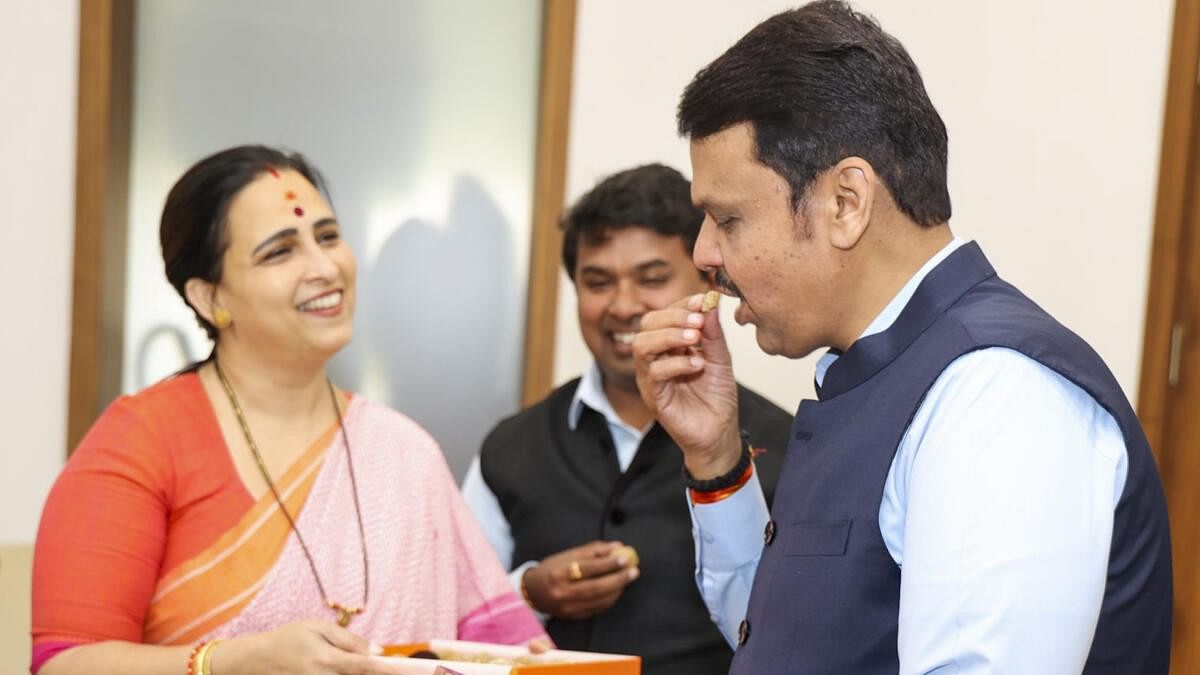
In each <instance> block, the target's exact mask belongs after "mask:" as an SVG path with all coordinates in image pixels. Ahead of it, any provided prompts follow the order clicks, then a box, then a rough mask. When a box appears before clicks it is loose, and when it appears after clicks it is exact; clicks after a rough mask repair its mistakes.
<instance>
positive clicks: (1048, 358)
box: [731, 244, 1171, 675]
mask: <svg viewBox="0 0 1200 675" xmlns="http://www.w3.org/2000/svg"><path fill="white" fill-rule="evenodd" d="M987 347H1007V348H1010V349H1014V350H1016V351H1019V352H1021V353H1022V354H1025V355H1026V356H1028V357H1030V358H1032V359H1034V360H1036V361H1038V362H1039V363H1041V364H1043V365H1045V366H1047V367H1048V368H1050V369H1052V370H1054V371H1056V372H1057V373H1059V374H1061V375H1062V376H1064V377H1065V378H1066V379H1068V380H1070V381H1071V382H1073V383H1075V384H1076V385H1078V386H1079V387H1080V388H1082V389H1083V390H1084V391H1086V392H1087V393H1088V394H1090V395H1091V396H1092V397H1093V398H1094V399H1095V400H1096V401H1098V402H1099V404H1100V405H1101V406H1102V407H1103V408H1104V409H1105V410H1107V411H1108V412H1109V413H1110V414H1111V415H1112V416H1113V417H1114V418H1115V419H1116V421H1117V423H1118V425H1119V426H1120V429H1121V433H1122V435H1123V436H1124V439H1125V446H1126V449H1127V452H1128V475H1127V478H1126V483H1125V488H1124V492H1123V493H1122V495H1121V497H1120V499H1119V501H1118V504H1117V508H1116V511H1115V514H1114V523H1113V537H1112V544H1111V549H1110V553H1109V560H1108V579H1107V582H1106V586H1105V591H1104V599H1103V602H1102V605H1101V610H1100V617H1099V622H1098V624H1097V626H1096V631H1095V637H1094V638H1093V642H1092V648H1091V652H1090V654H1089V656H1088V660H1087V665H1086V668H1085V670H1084V672H1085V673H1087V674H1088V675H1100V674H1105V675H1107V674H1111V675H1137V674H1141V673H1154V674H1159V673H1162V674H1165V673H1166V672H1167V666H1168V661H1169V654H1170V641H1171V551H1170V541H1169V531H1168V526H1167V512H1166V503H1165V500H1164V497H1163V492H1162V486H1161V483H1160V481H1159V477H1158V472H1157V470H1156V468H1155V464H1154V458H1153V456H1152V455H1151V453H1150V447H1149V445H1148V443H1147V442H1146V438H1145V435H1144V434H1143V433H1142V429H1141V426H1140V425H1139V423H1138V420H1137V418H1136V417H1135V415H1134V412H1133V410H1132V408H1131V407H1130V405H1129V402H1128V401H1127V400H1126V398H1125V396H1124V394H1123V393H1122V391H1121V388H1120V386H1119V385H1118V384H1117V382H1116V380H1115V379H1114V378H1113V376H1112V374H1111V373H1110V372H1109V370H1108V368H1107V367H1106V366H1105V365H1104V363H1103V362H1102V361H1101V359H1100V357H1099V356H1098V355H1097V354H1096V353H1095V352H1094V351H1093V350H1092V349H1091V347H1089V346H1088V345H1087V344H1086V343H1085V342H1084V341H1083V340H1082V339H1080V338H1079V337H1078V336H1076V335H1075V334H1073V333H1071V332H1070V331H1068V330H1067V329H1066V328H1064V327H1063V326H1061V325H1060V324H1059V323H1057V322H1056V321H1055V320H1054V319H1053V318H1051V317H1050V316H1049V315H1048V314H1046V313H1045V312H1044V311H1043V310H1042V309H1040V308H1039V307H1038V306H1037V305H1035V304H1034V303H1033V302H1032V301H1030V300H1029V299H1028V298H1026V297H1025V296H1024V295H1022V294H1021V293H1020V292H1019V291H1017V290H1016V289H1015V288H1013V287H1012V286H1010V285H1009V284H1007V283H1006V282H1004V281H1002V280H1000V279H999V278H998V277H997V276H996V274H995V272H994V271H993V269H992V267H991V265H990V264H989V263H988V261H987V259H986V258H985V257H984V255H983V253H982V252H981V251H980V250H979V247H978V246H977V245H975V244H967V245H964V246H962V247H961V248H959V249H958V250H956V251H954V252H953V253H951V254H950V256H949V257H947V258H946V260H944V261H942V262H941V263H940V264H939V265H938V266H936V267H935V268H934V269H933V270H932V271H931V272H930V273H929V275H928V276H927V277H926V278H925V279H924V280H922V282H921V284H920V285H919V287H918V288H917V291H916V293H915V294H914V295H913V297H912V299H911V300H910V301H909V303H908V305H907V306H906V307H905V308H904V310H903V311H902V312H901V314H900V316H899V317H898V318H897V320H896V322H895V323H894V324H893V325H892V326H891V327H890V328H888V329H887V330H885V331H884V332H882V333H878V334H875V335H871V336H868V337H865V338H862V339H860V340H859V341H858V342H855V343H854V344H853V345H852V346H851V347H850V348H849V349H848V350H847V351H846V353H845V354H843V355H842V356H841V357H840V358H839V359H838V360H837V361H836V362H835V363H834V364H833V365H832V366H831V367H830V369H829V371H828V372H827V374H826V377H825V381H824V383H823V386H822V387H821V388H820V390H819V393H818V398H819V400H817V401H804V402H802V403H801V404H800V409H799V411H798V412H797V414H796V418H795V420H794V422H793V426H792V440H791V442H790V445H789V449H788V453H787V458H786V461H785V462H784V467H783V472H782V474H781V475H780V482H779V489H778V491H777V493H776V497H775V502H774V505H773V507H772V511H771V519H772V525H771V526H769V527H771V528H772V529H774V530H775V536H774V537H773V539H772V540H771V542H770V543H769V545H767V546H765V547H764V549H763V555H762V559H761V561H760V563H759V566H758V570H757V573H756V576H755V578H754V586H753V589H752V591H751V594H750V603H749V608H748V611H747V616H746V621H745V622H744V623H743V625H742V630H741V631H740V633H741V634H740V636H739V641H740V642H742V644H741V645H740V646H739V647H738V649H737V652H736V654H735V656H734V661H733V666H732V670H731V673H736V674H738V675H749V674H751V673H753V674H754V675H767V674H775V673H778V674H781V675H782V674H784V673H786V674H788V675H804V674H809V673H812V674H816V673H821V674H823V675H831V674H846V675H873V674H877V673H878V674H883V673H890V674H893V675H894V674H895V673H896V672H897V670H898V668H899V657H898V655H897V646H896V641H897V621H898V619H897V616H898V612H899V602H900V575H901V571H900V569H899V567H897V565H896V563H895V561H893V560H892V558H891V556H890V555H889V553H888V550H887V547H886V545H885V544H884V541H883V538H882V535H881V534H880V531H879V505H880V501H881V499H882V495H883V487H884V482H885V480H886V478H887V475H888V471H889V468H890V466H891V463H892V460H893V458H894V455H895V452H896V448H897V446H898V445H899V443H900V441H901V438H902V437H903V435H904V432H905V430H906V429H907V428H908V426H909V423H910V422H911V420H912V418H913V416H914V415H915V413H916V411H917V409H918V407H919V406H920V405H921V402H922V400H923V398H924V396H925V393H926V392H927V391H928V390H929V388H930V386H931V385H932V384H933V382H934V381H935V380H936V379H937V377H938V375H939V374H941V372H942V370H943V369H945V368H946V366H948V365H949V364H950V363H951V362H952V361H954V360H955V359H956V358H958V357H959V356H961V355H963V354H966V353H968V352H971V351H973V350H977V349H983V348H987ZM1015 423H1018V424H1019V423H1020V421H1019V420H1017V421H1015ZM962 451H964V452H969V451H970V448H963V449H962ZM1046 639H1048V640H1052V639H1054V637H1053V636H1046Z"/></svg>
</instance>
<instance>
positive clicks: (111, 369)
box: [67, 0, 576, 454]
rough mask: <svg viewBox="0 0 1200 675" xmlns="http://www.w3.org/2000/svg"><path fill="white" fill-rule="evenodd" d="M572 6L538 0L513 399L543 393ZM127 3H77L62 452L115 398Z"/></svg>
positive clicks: (127, 96) (549, 366)
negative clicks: (517, 381) (521, 333)
mask: <svg viewBox="0 0 1200 675" xmlns="http://www.w3.org/2000/svg"><path fill="white" fill-rule="evenodd" d="M575 15H576V0H543V2H542V37H541V64H540V66H539V68H540V77H539V83H538V122H537V150H536V153H537V154H536V158H537V160H536V166H535V169H534V171H535V174H534V187H533V223H532V233H531V242H530V258H529V281H528V290H527V297H526V318H525V343H524V370H523V377H522V386H521V401H522V404H523V405H525V404H528V403H531V402H533V401H536V400H538V399H540V398H541V397H543V396H545V394H546V393H547V392H549V391H550V385H551V384H552V377H553V368H554V334H555V325H556V323H555V315H556V310H557V306H558V305H557V303H558V264H559V253H560V247H561V245H562V244H561V241H562V236H561V234H560V232H559V230H558V220H559V218H560V216H561V213H562V208H563V199H564V190H565V183H566V169H567V159H566V157H567V132H568V123H569V119H570V102H571V74H572V63H573V56H574V49H575ZM134 21H135V17H134V3H133V0H80V3H79V103H78V105H79V108H78V120H77V134H78V135H77V141H76V151H75V251H74V255H75V258H74V279H73V297H72V300H71V357H70V358H71V365H70V381H69V393H68V404H67V453H68V454H70V452H71V450H72V449H74V448H75V446H76V445H78V444H79V441H80V439H82V438H83V435H84V434H85V433H86V432H87V430H88V428H89V427H91V425H92V423H93V422H94V421H95V419H96V417H97V416H98V415H99V414H100V412H101V411H102V410H103V408H104V406H106V405H107V404H108V402H109V401H111V400H112V399H113V398H115V397H116V396H117V395H118V394H119V393H120V388H121V362H122V350H123V342H124V335H123V333H124V323H125V307H124V297H125V243H126V241H125V238H126V231H127V220H128V201H127V199H128V193H129V158H130V133H131V129H130V120H131V111H132V82H133V77H132V76H133V48H134V32H133V28H134Z"/></svg>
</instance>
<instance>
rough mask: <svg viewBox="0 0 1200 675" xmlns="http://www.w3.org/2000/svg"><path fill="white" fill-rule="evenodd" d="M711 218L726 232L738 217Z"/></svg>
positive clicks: (731, 227)
mask: <svg viewBox="0 0 1200 675" xmlns="http://www.w3.org/2000/svg"><path fill="white" fill-rule="evenodd" d="M713 220H714V221H715V222H716V223H717V227H718V228H720V229H722V230H725V231H727V232H728V231H729V230H731V229H733V225H734V223H736V222H737V220H738V217H737V216H722V217H721V218H714V219H713Z"/></svg>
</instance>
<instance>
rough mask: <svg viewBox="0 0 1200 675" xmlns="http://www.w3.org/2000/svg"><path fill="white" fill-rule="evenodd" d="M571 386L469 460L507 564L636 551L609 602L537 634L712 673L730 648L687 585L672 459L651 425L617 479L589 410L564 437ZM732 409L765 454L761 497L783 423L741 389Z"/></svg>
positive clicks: (786, 424) (681, 498)
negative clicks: (632, 577) (595, 545)
mask: <svg viewBox="0 0 1200 675" xmlns="http://www.w3.org/2000/svg"><path fill="white" fill-rule="evenodd" d="M577 386H578V380H576V381H574V382H570V383H568V384H566V385H563V386H562V387H560V388H558V389H557V390H555V391H554V392H552V393H551V394H550V395H549V396H548V397H546V398H545V399H544V400H542V401H541V402H539V403H537V404H535V405H534V406H532V407H530V408H529V409H527V410H524V411H522V412H520V413H518V414H517V415H515V416H513V417H510V418H508V419H506V420H504V421H503V422H501V423H500V424H498V425H497V426H496V428H495V429H494V430H492V432H491V433H490V434H489V435H488V437H487V439H486V440H485V441H484V443H483V449H482V451H481V452H480V469H481V472H482V474H483V479H484V481H485V482H486V483H487V485H488V487H489V488H491V490H492V492H493V493H494V494H495V495H496V499H497V500H498V501H499V502H500V508H501V510H502V511H503V512H504V517H505V519H507V520H508V523H509V525H510V527H511V528H512V537H513V545H514V549H513V558H512V561H513V566H514V567H515V566H517V565H520V564H521V563H523V562H525V561H527V560H541V559H543V558H545V557H546V556H549V555H552V554H554V553H558V552H559V551H562V550H564V549H567V548H571V547H573V546H579V545H580V544H585V543H587V542H589V541H592V540H593V539H619V540H621V541H623V542H625V543H626V544H629V545H631V546H633V547H634V548H636V549H637V550H638V557H639V558H640V560H641V562H640V569H641V576H640V577H639V578H638V579H637V580H636V581H634V582H633V583H632V584H630V585H629V586H627V587H626V588H625V591H624V592H623V593H622V594H621V597H620V599H618V600H617V602H616V604H615V605H613V606H612V607H610V608H609V609H608V610H607V611H605V612H602V613H600V614H598V615H596V616H594V617H592V618H590V619H583V620H578V621H571V620H563V619H553V618H552V619H550V620H549V621H548V622H547V623H546V632H548V633H549V634H550V637H552V638H553V639H554V642H555V643H556V644H557V645H558V646H559V647H561V648H563V649H581V650H588V651H602V652H617V653H627V654H637V655H639V656H641V657H642V672H643V673H644V674H645V675H723V674H724V673H726V672H728V670H729V662H730V659H731V658H732V657H733V652H732V650H731V649H730V648H729V644H728V643H727V642H726V641H725V639H724V638H723V637H721V634H720V632H718V631H717V628H716V626H714V625H713V623H712V620H711V619H710V618H709V614H708V609H707V608H706V607H705V606H704V601H703V600H702V599H701V597H700V592H699V591H698V590H697V589H696V581H695V569H696V560H695V546H694V544H693V542H692V536H691V516H690V515H689V513H688V508H687V497H686V496H685V492H684V485H683V478H682V474H681V472H682V469H683V453H682V451H681V450H680V449H679V446H677V445H676V444H675V442H674V441H672V440H671V437H670V436H668V435H667V433H666V432H665V431H663V429H662V427H660V426H658V425H654V426H653V427H652V428H651V429H650V431H649V432H648V433H647V434H646V436H645V437H644V438H643V439H642V442H641V445H640V446H639V447H638V450H637V454H636V455H635V456H634V458H633V462H632V463H631V464H630V465H629V468H628V469H626V471H625V472H624V473H622V472H621V470H620V467H619V466H618V463H617V457H616V452H615V450H614V449H613V442H612V438H611V436H610V435H609V432H608V424H607V423H606V421H605V419H604V417H603V416H602V415H601V414H600V413H598V412H596V411H594V410H591V409H590V408H587V407H586V406H585V407H584V409H583V411H582V414H581V415H580V416H579V423H578V424H577V425H576V427H575V429H571V428H569V427H568V426H567V410H568V408H569V407H570V403H571V399H572V398H573V397H574V394H575V389H576V387H577ZM738 405H739V423H740V424H741V427H742V428H743V429H745V430H746V431H747V433H748V434H749V438H750V441H751V443H753V444H754V446H756V447H765V448H766V449H767V452H766V453H765V454H763V455H761V456H759V458H758V460H757V463H756V469H757V471H758V474H759V478H760V479H761V481H762V484H763V490H764V492H765V493H766V495H767V497H768V499H769V498H770V496H771V494H772V493H773V492H774V488H775V482H776V480H777V479H778V476H779V468H780V466H781V465H782V464H783V454H784V451H785V449H786V448H787V443H788V429H789V428H790V426H791V417H790V416H789V415H788V413H786V412H784V411H783V410H782V409H781V408H779V407H778V406H776V405H774V404H772V403H771V402H770V401H767V400H766V399H764V398H763V397H761V396H759V395H758V394H756V393H754V392H752V391H750V390H749V389H746V388H744V387H739V389H738Z"/></svg>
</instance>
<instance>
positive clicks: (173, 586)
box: [142, 423, 339, 645]
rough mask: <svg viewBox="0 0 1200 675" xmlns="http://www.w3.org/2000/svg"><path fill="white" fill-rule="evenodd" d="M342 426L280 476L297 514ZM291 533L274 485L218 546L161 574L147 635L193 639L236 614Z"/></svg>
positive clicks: (167, 641)
mask: <svg viewBox="0 0 1200 675" xmlns="http://www.w3.org/2000/svg"><path fill="white" fill-rule="evenodd" d="M338 431H339V427H338V425H337V424H336V423H335V424H334V425H333V426H332V427H330V428H329V429H328V430H327V431H326V432H325V433H324V434H322V435H321V437H320V438H318V439H317V440H316V441H314V442H313V444H312V445H311V446H309V448H308V449H307V450H305V451H304V453H303V454H302V455H301V456H300V457H299V458H298V459H297V460H296V461H295V462H294V463H293V464H292V466H291V467H289V468H288V470H287V471H286V472H284V474H283V475H282V476H280V477H279V478H278V479H277V480H276V481H275V487H276V488H277V489H278V490H279V496H280V497H281V498H282V499H283V502H284V504H285V505H286V506H287V510H288V512H289V513H290V514H291V515H292V517H293V518H297V519H298V517H299V514H300V511H301V509H302V508H303V507H304V504H305V502H306V501H307V499H308V495H309V493H310V492H311V490H312V487H313V484H314V483H315V482H316V478H317V475H318V474H319V473H320V468H321V467H322V465H323V464H324V459H325V454H326V451H327V450H328V449H329V448H330V445H331V444H332V442H333V439H334V438H335V436H336V434H337V432H338ZM290 536H291V527H290V525H289V524H288V521H287V518H286V517H285V516H284V515H283V514H282V513H280V512H279V505H278V504H276V503H275V497H274V496H273V495H272V494H271V492H270V491H269V490H268V491H267V492H266V494H264V495H263V496H262V497H260V498H259V499H258V501H257V502H256V503H255V504H254V506H253V507H251V509H250V510H249V511H248V512H247V513H246V515H244V516H243V517H242V518H241V520H239V521H238V523H237V525H235V526H234V527H233V528H231V529H230V530H229V531H227V532H225V533H224V534H222V535H221V536H220V537H219V538H218V539H217V541H216V542H215V543H213V545H212V546H209V547H208V548H206V549H205V550H204V551H202V552H200V553H199V554H198V555H196V556H195V557H193V558H191V559H189V560H187V561H186V562H183V563H181V564H180V565H177V566H176V567H175V568H174V569H173V570H171V571H169V572H168V573H167V574H166V575H164V576H163V577H162V578H161V579H159V581H158V586H157V587H156V588H155V592H154V597H153V598H152V599H151V601H150V607H149V609H148V611H147V613H146V622H145V627H144V631H143V636H142V639H143V641H144V642H145V643H148V644H159V645H179V644H190V643H192V642H195V641H196V640H197V639H199V638H200V637H201V636H204V635H206V634H208V633H210V632H212V631H213V630H215V629H217V628H219V627H220V626H222V625H223V624H225V623H226V622H227V621H229V620H231V619H233V618H234V617H236V616H237V615H238V614H239V613H240V612H241V611H242V610H243V609H245V607H246V605H248V604H249V603H250V601H251V600H253V599H254V596H255V595H256V594H257V592H258V590H259V589H260V588H261V587H262V585H263V582H264V581H265V580H266V578H267V575H268V574H270V572H271V569H272V567H274V565H275V563H276V561H277V560H278V559H279V556H280V554H282V552H283V548H284V545H285V544H286V543H287V541H288V538H289V537H290Z"/></svg>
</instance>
